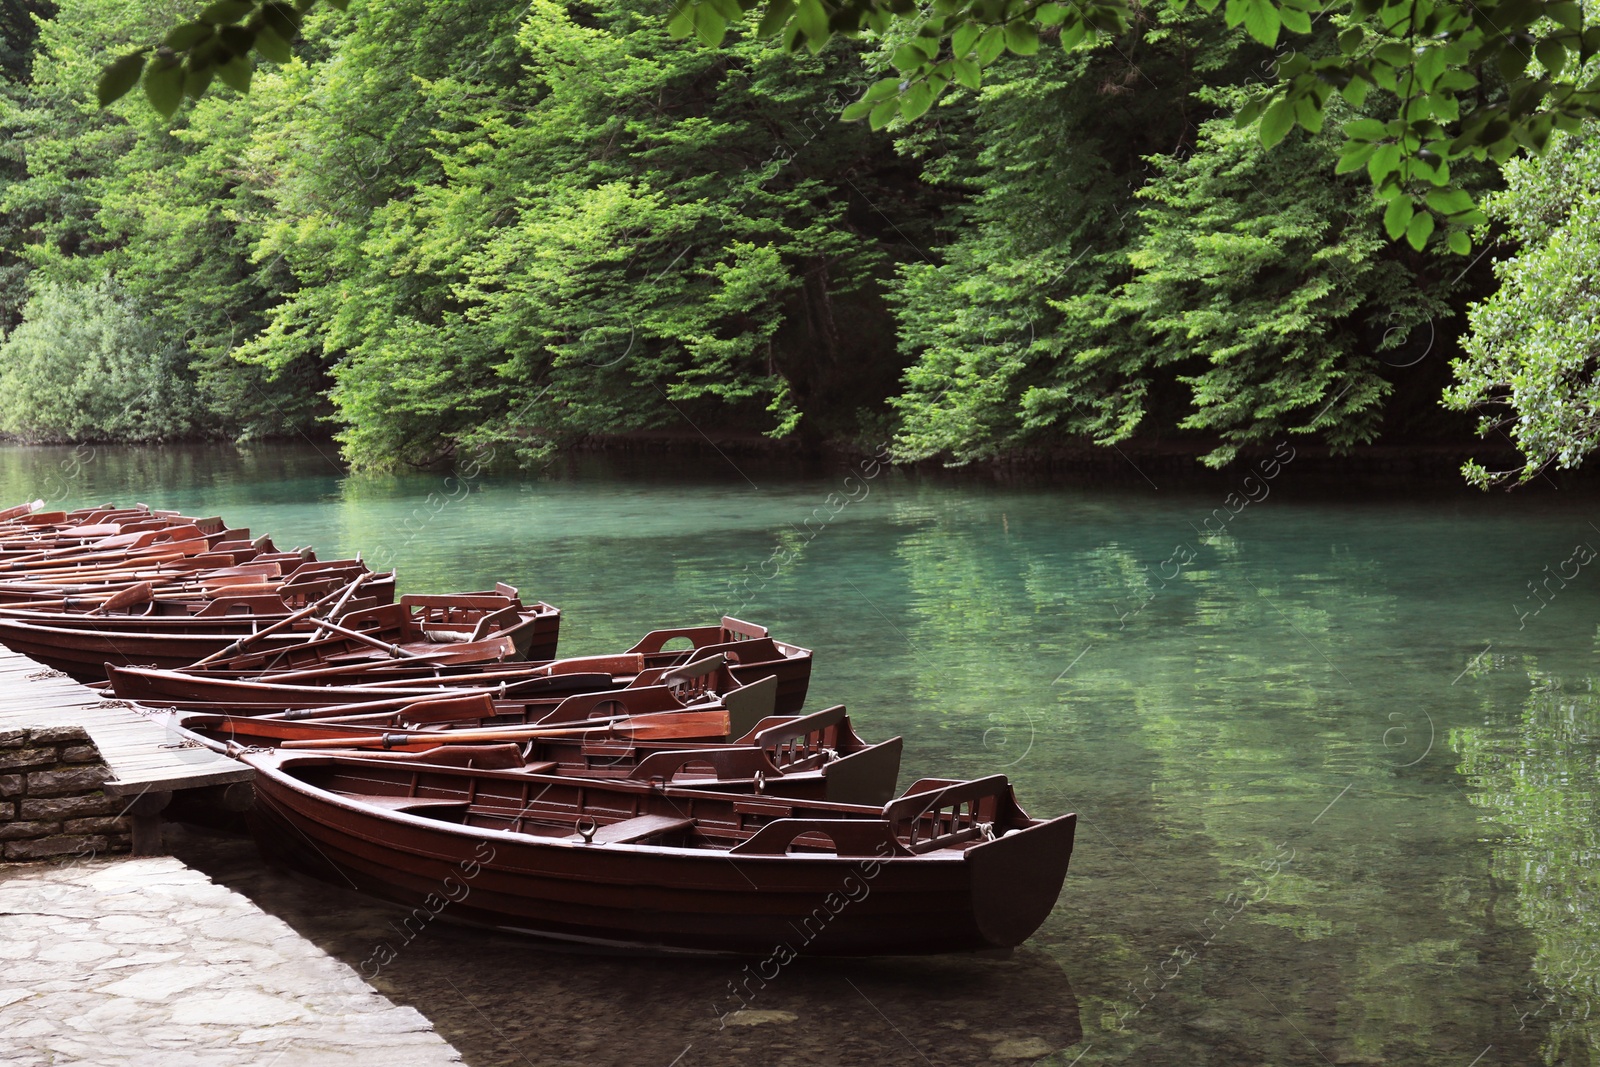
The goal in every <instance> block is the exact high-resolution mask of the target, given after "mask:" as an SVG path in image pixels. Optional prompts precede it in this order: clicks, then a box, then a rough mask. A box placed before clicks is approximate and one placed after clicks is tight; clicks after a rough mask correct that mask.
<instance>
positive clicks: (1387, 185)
mask: <svg viewBox="0 0 1600 1067" xmlns="http://www.w3.org/2000/svg"><path fill="white" fill-rule="evenodd" d="M759 2H760V0H678V3H677V6H676V7H675V8H674V12H673V16H672V20H671V23H670V28H671V30H672V32H674V33H675V34H678V35H680V36H687V35H689V34H691V33H692V34H696V35H698V36H699V37H700V39H701V40H703V41H705V42H707V43H708V44H716V43H718V42H720V40H721V38H722V35H723V34H724V32H725V31H726V29H727V26H728V24H729V23H730V22H731V21H733V20H735V19H738V18H741V17H743V16H744V15H745V14H746V13H748V12H750V11H752V10H753V9H754V8H755V7H756V6H758V3H759ZM1194 2H1195V4H1196V6H1198V7H1199V8H1200V9H1202V10H1204V11H1206V12H1214V11H1216V10H1217V8H1219V7H1220V8H1222V18H1223V19H1224V21H1225V22H1226V24H1227V25H1228V26H1229V27H1237V26H1242V27H1244V29H1245V31H1246V32H1248V33H1249V35H1250V36H1251V37H1253V38H1254V39H1255V40H1257V41H1259V42H1260V43H1261V44H1263V45H1265V46H1267V47H1269V48H1270V47H1273V46H1275V45H1276V44H1277V43H1278V40H1279V38H1280V36H1282V35H1283V34H1285V33H1290V34H1299V35H1307V34H1310V33H1311V32H1312V30H1313V26H1314V24H1315V23H1316V22H1318V21H1320V20H1321V19H1323V18H1329V19H1330V20H1331V21H1332V23H1333V24H1334V25H1339V26H1342V27H1344V28H1343V32H1341V33H1340V34H1339V35H1338V39H1337V40H1338V45H1337V49H1336V50H1335V51H1333V52H1332V53H1331V54H1327V55H1323V56H1320V57H1316V58H1313V57H1312V56H1309V55H1305V54H1302V53H1300V52H1295V53H1294V54H1293V55H1291V56H1290V57H1289V58H1288V59H1286V60H1284V61H1283V62H1282V63H1280V64H1277V65H1276V66H1277V71H1276V73H1277V78H1278V82H1277V84H1276V85H1273V86H1271V87H1270V88H1267V89H1265V90H1263V91H1261V92H1260V93H1259V94H1257V95H1256V97H1255V98H1254V99H1253V100H1251V101H1250V102H1249V103H1247V104H1246V105H1245V106H1244V107H1242V108H1241V109H1240V111H1239V113H1238V116H1237V120H1238V122H1239V123H1240V125H1250V124H1252V123H1256V124H1258V127H1259V133H1260V136H1261V140H1262V143H1263V144H1264V145H1266V146H1268V147H1271V146H1273V145H1275V144H1277V143H1278V142H1279V141H1281V140H1283V138H1284V136H1285V135H1287V134H1288V132H1289V131H1290V130H1291V129H1293V128H1294V127H1295V126H1300V127H1301V128H1303V129H1305V130H1306V131H1307V132H1308V133H1313V134H1314V133H1318V132H1320V130H1321V129H1322V125H1323V121H1324V118H1325V117H1326V114H1327V108H1328V103H1329V101H1330V99H1331V98H1332V97H1333V96H1334V94H1336V93H1337V94H1339V95H1341V96H1343V97H1344V98H1345V99H1346V100H1347V101H1348V102H1349V103H1350V104H1351V105H1352V106H1353V107H1361V106H1362V105H1363V103H1364V102H1365V100H1366V98H1367V96H1368V94H1369V93H1370V92H1371V91H1372V90H1374V89H1377V90H1381V91H1384V92H1387V93H1389V94H1392V96H1393V97H1394V98H1395V101H1396V104H1395V106H1394V108H1393V109H1392V117H1390V118H1388V119H1387V120H1384V119H1378V118H1367V119H1362V120H1359V121H1356V122H1352V123H1351V124H1350V125H1348V126H1347V127H1346V128H1345V130H1344V134H1345V141H1346V143H1345V147H1344V151H1343V154H1342V156H1341V158H1340V161H1339V164H1338V170H1339V172H1340V173H1346V172H1350V171H1355V170H1358V169H1361V168H1365V169H1366V170H1367V172H1368V174H1369V175H1370V177H1371V179H1372V182H1373V184H1374V186H1375V187H1376V190H1377V193H1378V195H1379V196H1380V197H1381V198H1382V199H1383V200H1384V201H1386V202H1387V204H1388V208H1387V210H1386V211H1385V214H1384V226H1385V229H1386V230H1387V231H1388V234H1389V236H1390V237H1391V238H1399V237H1401V236H1404V237H1405V238H1406V239H1407V240H1408V241H1409V243H1410V244H1411V246H1412V247H1413V248H1416V249H1418V250H1420V249H1422V248H1423V246H1424V245H1425V244H1426V242H1427V241H1428V238H1429V237H1430V236H1431V235H1432V233H1433V231H1434V229H1435V228H1436V226H1437V224H1438V223H1439V222H1444V223H1446V224H1448V225H1450V226H1451V230H1450V232H1449V235H1448V237H1447V243H1448V245H1449V247H1450V249H1451V250H1452V251H1454V252H1457V253H1461V254H1465V253H1466V252H1469V251H1470V250H1471V247H1472V242H1471V237H1470V230H1471V229H1472V227H1474V226H1477V225H1479V224H1481V223H1482V222H1483V221H1484V216H1483V214H1482V213H1481V212H1480V211H1479V210H1478V209H1477V205H1476V204H1475V203H1474V202H1473V200H1472V197H1471V196H1470V195H1468V194H1467V193H1466V192H1464V191H1463V190H1462V189H1461V188H1460V187H1459V186H1458V185H1457V184H1455V183H1454V182H1453V180H1452V178H1451V165H1452V164H1453V163H1460V162H1463V161H1467V160H1474V161H1482V160H1484V159H1491V158H1492V159H1494V160H1495V161H1496V162H1501V163H1503V162H1504V161H1506V160H1507V159H1509V158H1510V157H1511V156H1512V155H1514V154H1516V153H1517V152H1519V151H1524V150H1525V151H1528V152H1532V153H1538V152H1542V151H1543V150H1544V147H1545V144H1546V143H1547V142H1548V141H1549V139H1550V135H1551V134H1552V133H1553V132H1555V131H1557V130H1562V131H1567V132H1572V131H1576V130H1577V129H1578V127H1579V125H1580V124H1581V123H1582V121H1583V120H1584V119H1586V118H1591V117H1595V116H1597V115H1600V79H1597V78H1596V77H1595V76H1594V74H1593V73H1592V72H1589V73H1586V72H1585V71H1586V68H1587V67H1588V66H1589V62H1588V61H1589V60H1590V59H1591V58H1592V57H1593V56H1595V55H1596V54H1597V53H1600V27H1596V26H1591V25H1587V24H1586V23H1585V17H1584V11H1583V8H1582V6H1581V5H1580V4H1579V3H1578V2H1576V0H1481V2H1474V0H1467V2H1458V0H1328V2H1327V3H1322V2H1321V0H1194ZM1169 3H1170V5H1171V6H1172V7H1174V8H1177V9H1179V10H1181V9H1183V8H1184V7H1186V6H1187V3H1188V0H1169ZM1143 20H1145V15H1144V13H1142V12H1141V10H1140V7H1139V5H1138V4H1136V3H1135V2H1134V0H1065V2H1056V0H933V3H932V4H931V5H930V6H928V7H927V8H922V9H919V8H918V7H917V5H916V4H914V3H913V2H912V0H767V4H766V9H765V12H764V14H763V16H762V19H761V32H762V33H772V34H781V35H782V37H783V41H784V43H785V45H787V46H788V47H789V48H791V49H794V48H799V47H801V46H805V47H808V48H810V49H812V50H816V49H818V48H820V47H821V46H822V45H823V44H824V43H826V42H827V40H828V39H829V37H830V36H832V35H833V34H836V33H842V34H858V33H862V32H868V31H870V32H874V33H879V34H883V33H886V32H888V31H889V30H890V28H891V27H892V26H894V25H896V24H897V23H913V24H914V29H913V30H912V32H911V36H910V37H909V39H908V40H906V42H905V43H904V44H902V45H901V46H900V47H899V48H898V49H896V50H895V52H894V53H893V56H892V58H891V62H892V63H893V65H894V67H895V69H896V71H897V72H898V73H896V74H894V75H891V76H889V77H886V78H883V79H881V80H880V81H878V82H877V83H875V84H874V85H872V86H871V87H870V88H869V89H868V90H867V91H866V93H865V94H864V95H863V96H862V97H861V99H860V100H858V101H857V102H856V103H854V104H852V105H851V106H850V107H849V108H847V109H846V111H845V117H846V118H848V119H862V118H865V119H867V120H868V121H869V122H870V123H871V124H872V126H873V127H874V128H878V127H882V126H884V125H887V124H888V123H889V122H891V121H893V120H895V119H896V118H899V119H902V120H911V119H915V118H918V117H920V116H921V115H923V114H924V113H925V112H927V110H928V109H929V108H930V107H932V106H933V104H934V103H935V102H936V101H937V100H938V99H939V97H940V96H941V95H942V94H943V93H944V92H945V91H946V90H947V89H949V88H950V87H951V86H952V85H962V86H966V87H967V88H970V89H977V88H978V87H980V86H981V85H982V81H983V74H984V70H985V69H986V68H988V67H989V66H990V65H991V64H993V63H994V62H995V61H996V60H997V59H999V58H1000V56H1001V55H1002V54H1004V53H1006V52H1011V53H1014V54H1017V55H1032V54H1034V53H1035V52H1037V51H1038V49H1039V46H1040V42H1041V40H1042V39H1045V38H1052V37H1053V38H1055V39H1056V41H1057V42H1058V44H1059V45H1060V47H1063V48H1066V49H1074V48H1079V47H1091V46H1093V45H1095V44H1099V43H1106V42H1107V41H1110V40H1111V39H1114V38H1115V37H1117V36H1120V35H1122V34H1125V33H1127V32H1128V31H1129V29H1130V28H1131V27H1133V26H1134V25H1135V24H1136V23H1138V22H1141V21H1143ZM902 32H903V31H902Z"/></svg>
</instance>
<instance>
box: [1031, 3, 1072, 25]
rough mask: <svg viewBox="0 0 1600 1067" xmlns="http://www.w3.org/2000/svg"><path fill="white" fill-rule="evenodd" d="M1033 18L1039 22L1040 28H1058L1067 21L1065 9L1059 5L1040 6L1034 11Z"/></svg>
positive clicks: (1047, 4)
mask: <svg viewBox="0 0 1600 1067" xmlns="http://www.w3.org/2000/svg"><path fill="white" fill-rule="evenodd" d="M1033 17H1034V18H1036V19H1038V20H1039V25H1041V26H1059V25H1061V24H1062V23H1063V22H1065V21H1067V9H1066V8H1065V7H1063V6H1062V5H1061V4H1055V3H1044V4H1040V5H1039V7H1038V9H1037V10H1036V11H1034V13H1033Z"/></svg>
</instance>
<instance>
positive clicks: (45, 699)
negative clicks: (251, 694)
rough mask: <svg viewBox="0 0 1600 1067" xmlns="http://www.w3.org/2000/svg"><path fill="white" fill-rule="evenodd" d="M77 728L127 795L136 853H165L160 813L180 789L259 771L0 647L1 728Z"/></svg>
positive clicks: (113, 791) (109, 785) (118, 791)
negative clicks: (98, 752)
mask: <svg viewBox="0 0 1600 1067" xmlns="http://www.w3.org/2000/svg"><path fill="white" fill-rule="evenodd" d="M48 726H78V727H81V728H82V729H83V731H84V732H85V733H87V734H88V735H89V739H90V740H91V741H93V742H94V744H95V747H96V748H98V749H99V750H100V756H101V758H102V759H104V760H105V764H106V767H107V768H108V770H109V771H110V774H111V777H110V778H109V779H108V780H107V781H105V782H104V783H103V784H102V785H101V786H100V788H101V790H102V791H103V792H105V793H106V794H107V795H109V796H115V797H126V798H127V799H128V807H127V808H126V813H127V814H128V815H130V816H131V817H132V823H133V851H134V854H135V855H151V854H153V853H155V852H157V851H159V850H160V840H161V838H160V826H159V821H158V819H159V815H160V812H161V810H162V809H163V808H165V807H166V806H167V803H168V802H169V801H170V800H171V799H172V794H173V793H174V792H176V791H178V790H181V789H194V788H198V787H201V786H217V785H230V784H232V783H235V782H248V781H250V779H251V778H252V777H254V775H255V771H253V770H251V769H250V768H249V767H246V766H245V765H244V764H242V763H239V762H237V761H235V760H231V759H229V758H228V757H227V756H224V755H221V754H220V753H217V752H213V751H211V750H210V749H208V748H205V747H203V746H200V745H198V744H197V743H196V742H194V741H192V740H187V739H185V738H184V737H182V736H181V735H179V734H177V733H175V732H173V731H171V730H169V729H168V728H167V726H166V724H165V721H164V719H162V718H152V717H149V716H147V715H141V714H139V712H138V711H137V710H135V709H134V708H133V707H132V706H131V705H129V704H127V703H126V702H124V701H120V700H112V699H109V698H106V697H102V696H100V694H99V693H97V692H95V691H94V690H92V689H90V688H88V687H87V686H84V685H82V684H80V683H78V682H75V681H73V680H72V679H71V678H68V677H67V676H66V675H64V674H61V673H59V672H58V671H53V670H51V669H49V668H48V667H45V666H43V665H41V664H40V663H38V662H36V661H35V660H32V659H29V658H28V657H27V656H24V655H22V654H20V653H17V652H13V651H11V650H10V649H8V648H5V647H4V646H0V730H7V729H38V728H40V727H48Z"/></svg>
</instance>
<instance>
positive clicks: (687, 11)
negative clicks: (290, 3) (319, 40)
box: [261, 0, 694, 63]
mask: <svg viewBox="0 0 1600 1067" xmlns="http://www.w3.org/2000/svg"><path fill="white" fill-rule="evenodd" d="M667 33H668V34H669V35H670V36H671V37H672V38H673V39H674V40H678V41H681V40H683V39H684V38H685V37H688V36H689V35H690V34H692V33H694V7H693V5H691V4H689V3H687V2H686V0H685V2H681V3H678V4H674V5H673V8H672V14H671V16H669V17H668V19H667ZM261 52H262V54H263V55H267V50H266V49H264V48H263V49H261ZM267 58H268V59H273V60H275V61H276V62H279V63H287V62H288V61H289V60H288V57H287V56H285V57H284V58H283V59H277V58H276V57H274V56H271V55H267Z"/></svg>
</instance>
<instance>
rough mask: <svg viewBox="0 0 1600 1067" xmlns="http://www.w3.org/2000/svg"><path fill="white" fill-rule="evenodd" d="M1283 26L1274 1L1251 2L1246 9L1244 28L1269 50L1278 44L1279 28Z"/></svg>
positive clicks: (1254, 0)
mask: <svg viewBox="0 0 1600 1067" xmlns="http://www.w3.org/2000/svg"><path fill="white" fill-rule="evenodd" d="M1281 24H1282V19H1281V18H1280V17H1279V15H1278V9H1277V8H1276V7H1275V6H1273V3H1272V0H1250V6H1249V7H1247V8H1245V13H1244V28H1245V29H1246V30H1248V31H1249V32H1250V36H1252V37H1254V38H1255V39H1256V40H1258V41H1260V42H1261V43H1262V44H1264V45H1266V46H1267V47H1268V48H1271V47H1272V46H1273V45H1275V44H1277V43H1278V28H1279V26H1280V25H1281ZM1308 28H1309V24H1308Z"/></svg>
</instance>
